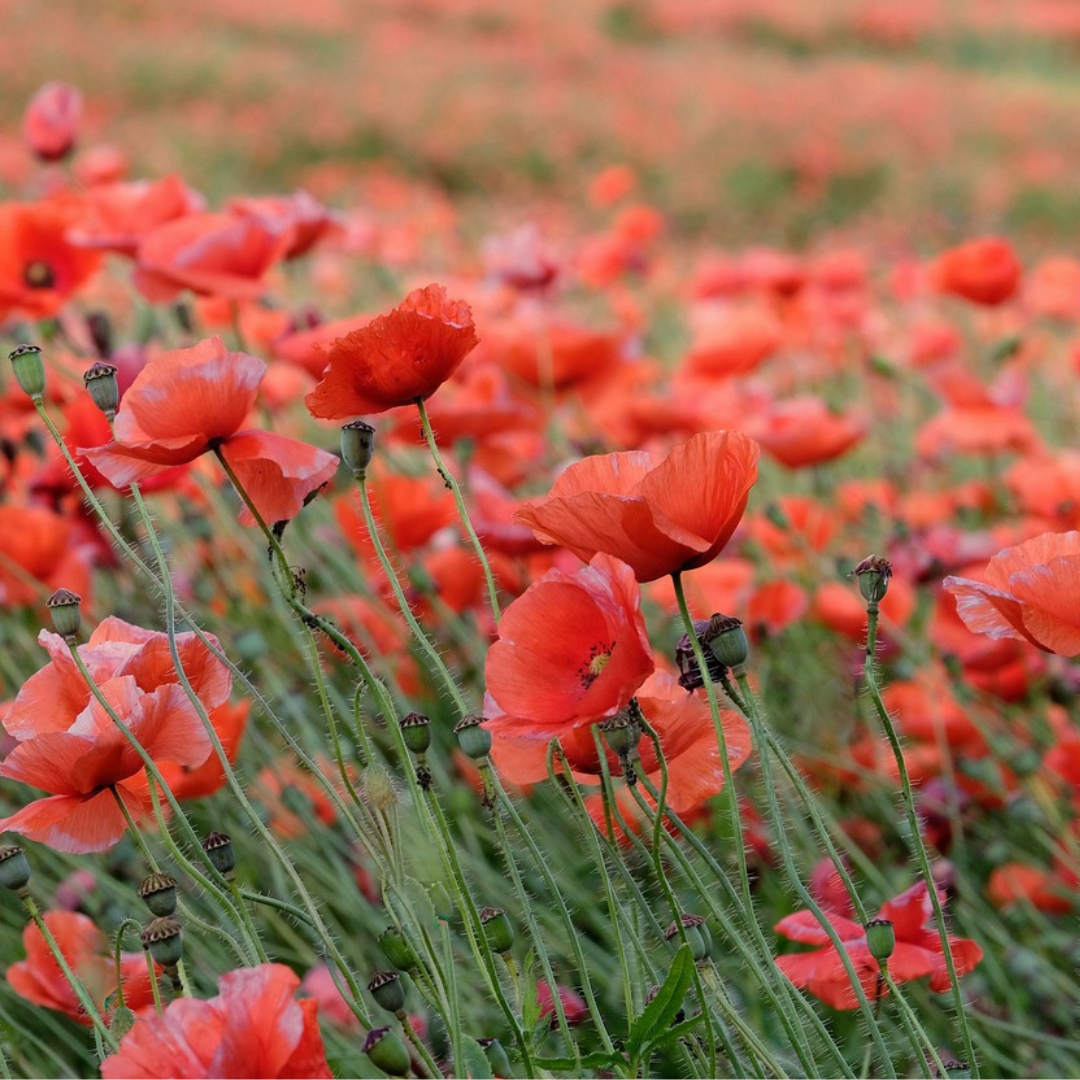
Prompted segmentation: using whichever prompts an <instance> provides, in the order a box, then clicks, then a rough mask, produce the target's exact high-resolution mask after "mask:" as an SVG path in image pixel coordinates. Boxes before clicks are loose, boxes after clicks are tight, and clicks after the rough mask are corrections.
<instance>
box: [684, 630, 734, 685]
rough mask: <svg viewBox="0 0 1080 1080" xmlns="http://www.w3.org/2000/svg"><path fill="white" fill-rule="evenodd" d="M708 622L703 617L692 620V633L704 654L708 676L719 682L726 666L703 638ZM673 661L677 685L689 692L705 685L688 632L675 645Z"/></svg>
mask: <svg viewBox="0 0 1080 1080" xmlns="http://www.w3.org/2000/svg"><path fill="white" fill-rule="evenodd" d="M708 628H709V623H708V621H706V620H705V619H695V620H694V633H695V634H696V635H697V639H698V642H699V644H700V645H701V647H702V650H703V652H704V654H705V667H706V668H707V669H708V672H709V678H710V679H711V680H712V681H713V682H714V683H715V682H719V681H720V680H721V679H722V678H723V677H724V676H725V675H726V674H727V668H725V667H724V665H723V664H722V663H720V661H719V660H718V659H717V658H716V656H715V655H714V654H713V651H712V649H710V648H709V646H708V643H707V642H706V640H705V632H706V631H707V630H708ZM675 663H676V665H677V666H678V668H679V672H680V674H679V685H680V686H681V687H682V688H683V689H684V690H685V691H686V692H687V693H690V692H692V691H694V690H697V689H699V688H700V687H702V686H704V685H705V680H704V679H703V678H702V677H701V669H700V668H699V667H698V662H697V657H696V656H695V655H694V644H693V642H692V641H691V640H690V635H689V634H683V636H682V637H681V638H679V640H678V642H677V643H676V645H675Z"/></svg>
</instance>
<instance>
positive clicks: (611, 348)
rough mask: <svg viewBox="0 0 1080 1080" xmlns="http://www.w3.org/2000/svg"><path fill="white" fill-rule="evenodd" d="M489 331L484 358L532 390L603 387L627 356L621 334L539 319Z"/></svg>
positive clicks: (504, 324)
mask: <svg viewBox="0 0 1080 1080" xmlns="http://www.w3.org/2000/svg"><path fill="white" fill-rule="evenodd" d="M484 329H485V334H484V353H483V355H484V357H485V358H490V359H492V360H494V361H495V362H496V363H497V364H498V365H499V366H500V367H502V368H503V369H504V370H506V371H508V372H509V373H510V374H511V375H516V376H517V377H518V378H519V379H521V380H522V381H523V382H525V383H528V384H529V385H530V386H539V387H547V386H550V387H554V388H555V389H557V390H565V389H567V388H568V387H571V386H577V385H579V384H581V383H585V382H589V383H591V382H594V381H602V380H603V379H605V378H607V377H608V374H609V373H610V371H611V369H612V368H613V367H614V366H615V365H616V364H618V362H619V360H620V359H621V358H622V355H623V338H622V335H621V334H619V333H616V332H613V331H610V330H594V329H591V328H589V327H585V326H578V325H576V324H574V323H570V322H551V321H549V320H548V319H547V318H546V317H540V316H538V315H535V314H529V315H527V316H526V315H520V316H518V317H517V318H515V319H514V320H513V321H506V322H502V323H500V324H499V325H497V326H496V325H491V326H488V325H485V328H484Z"/></svg>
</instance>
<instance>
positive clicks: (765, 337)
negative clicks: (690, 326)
mask: <svg viewBox="0 0 1080 1080" xmlns="http://www.w3.org/2000/svg"><path fill="white" fill-rule="evenodd" d="M783 344H784V326H783V323H781V322H780V320H779V318H778V317H777V316H776V315H774V314H773V313H772V312H771V311H770V310H769V309H768V308H766V307H764V306H761V305H756V306H753V307H719V308H708V309H705V310H703V311H702V313H701V315H700V317H699V318H698V326H697V329H696V333H695V335H694V344H693V346H692V347H691V349H690V351H689V353H687V356H686V361H685V363H686V368H687V370H688V371H690V372H692V373H693V374H695V375H701V376H705V377H709V378H720V377H722V376H730V375H746V374H748V373H749V372H751V371H753V370H754V369H755V368H756V367H758V366H759V365H760V364H762V363H763V362H764V361H765V360H767V359H768V358H769V357H770V356H772V355H773V354H774V353H775V352H777V350H779V349H780V347H781V346H782V345H783Z"/></svg>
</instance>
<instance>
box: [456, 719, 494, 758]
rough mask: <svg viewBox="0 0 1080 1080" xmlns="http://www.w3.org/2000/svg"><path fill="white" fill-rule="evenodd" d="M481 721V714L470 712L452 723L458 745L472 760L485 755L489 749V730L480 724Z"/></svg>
mask: <svg viewBox="0 0 1080 1080" xmlns="http://www.w3.org/2000/svg"><path fill="white" fill-rule="evenodd" d="M483 722H484V718H483V717H482V716H477V715H476V713H470V714H469V715H468V716H465V717H463V718H462V719H461V720H459V721H458V722H457V723H456V724H455V725H454V734H455V735H456V736H457V738H458V745H459V746H460V747H461V749H462V750H464V751H465V753H466V754H468V755H469V757H471V758H472V759H473V760H474V761H479V760H480V759H481V758H485V757H487V756H488V752H489V751H490V750H491V732H490V731H488V730H487V729H486V728H483V727H481V726H480V725H481V724H483Z"/></svg>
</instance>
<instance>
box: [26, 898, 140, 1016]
mask: <svg viewBox="0 0 1080 1080" xmlns="http://www.w3.org/2000/svg"><path fill="white" fill-rule="evenodd" d="M44 918H45V925H46V926H47V927H48V928H49V932H50V933H51V934H52V936H53V937H54V938H55V939H56V944H57V945H58V946H59V947H60V952H61V954H62V955H63V957H64V959H65V960H66V961H67V962H68V966H69V967H70V968H71V970H72V971H74V972H75V974H76V975H77V976H78V978H79V979H80V980H81V981H82V984H83V986H85V987H86V989H87V992H88V993H89V994H90V998H91V1000H92V1001H93V1002H94V1004H95V1005H96V1006H97V1007H98V1009H99V1010H100V1011H101V1012H102V1013H103V1014H104V1015H105V1017H106V1018H108V1016H109V1015H111V1012H112V1010H111V1009H106V1008H105V1001H106V1000H107V999H108V998H110V997H111V996H112V995H113V994H115V993H116V989H117V974H118V973H117V970H116V961H115V960H114V959H113V954H112V949H111V948H110V947H109V943H108V941H107V940H106V938H105V935H104V934H103V933H102V932H101V931H100V930H99V929H98V928H97V927H96V926H95V925H94V923H93V922H92V921H91V920H90V919H88V918H87V917H86V916H85V915H81V914H78V913H77V912H74V911H46V912H45V916H44ZM22 938H23V948H24V949H25V950H26V959H25V960H20V961H18V963H15V964H12V965H11V967H9V968H8V970H7V980H8V984H9V985H10V986H11V989H12V990H14V991H15V993H16V994H18V995H19V996H20V997H22V998H25V999H26V1000H27V1001H30V1002H33V1003H34V1004H35V1005H43V1006H44V1007H45V1008H46V1009H55V1010H56V1011H57V1012H62V1013H64V1014H65V1015H66V1016H69V1017H71V1019H72V1020H75V1021H76V1022H77V1023H80V1024H85V1025H89V1024H90V1018H89V1016H87V1014H86V1011H85V1010H84V1009H83V1007H82V1004H81V1002H80V1001H79V999H78V997H77V996H76V994H75V990H74V989H73V988H72V985H71V983H69V982H68V980H67V978H66V977H65V975H64V973H63V972H62V971H61V970H60V965H59V964H58V963H57V962H56V958H55V957H54V956H53V954H52V951H51V950H50V948H49V946H48V945H47V944H46V942H45V938H44V937H42V934H41V931H40V930H39V929H38V928H37V924H36V923H29V924H28V925H27V927H26V929H25V930H23V935H22ZM119 977H120V981H121V982H122V983H123V986H124V1004H125V1005H127V1007H128V1008H129V1009H131V1010H133V1011H134V1012H139V1011H140V1010H143V1009H146V1008H147V1007H150V1008H152V1007H153V1004H154V992H153V990H152V989H151V987H150V972H149V971H148V970H147V967H146V959H145V957H144V956H143V954H142V953H141V952H137V953H130V952H126V953H121V954H120V971H119Z"/></svg>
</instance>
